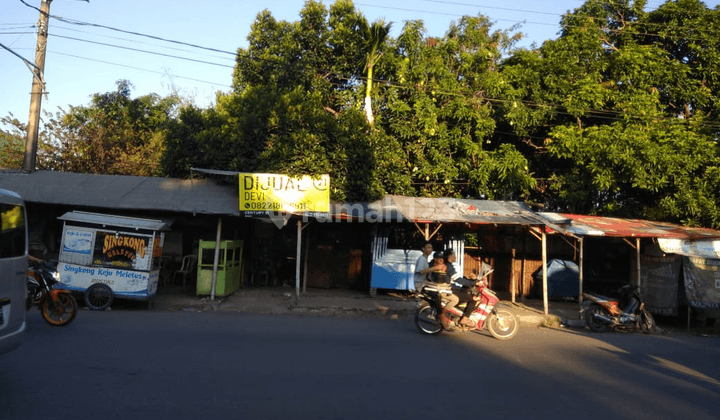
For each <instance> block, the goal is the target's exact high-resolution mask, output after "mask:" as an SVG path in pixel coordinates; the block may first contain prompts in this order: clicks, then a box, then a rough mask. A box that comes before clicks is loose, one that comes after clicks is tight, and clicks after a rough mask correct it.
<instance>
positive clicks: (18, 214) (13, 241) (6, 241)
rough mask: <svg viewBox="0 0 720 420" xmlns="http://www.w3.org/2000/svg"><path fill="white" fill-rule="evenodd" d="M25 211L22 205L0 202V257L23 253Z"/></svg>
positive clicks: (16, 255) (21, 254)
mask: <svg viewBox="0 0 720 420" xmlns="http://www.w3.org/2000/svg"><path fill="white" fill-rule="evenodd" d="M25 240H26V239H25V212H24V211H23V208H22V206H16V205H12V204H0V258H12V257H21V256H23V255H25Z"/></svg>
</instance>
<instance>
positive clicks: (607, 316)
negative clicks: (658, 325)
mask: <svg viewBox="0 0 720 420" xmlns="http://www.w3.org/2000/svg"><path fill="white" fill-rule="evenodd" d="M619 293H620V300H614V299H610V298H607V297H605V296H601V295H596V294H592V293H583V294H582V297H583V303H582V306H581V308H580V314H581V316H583V313H584V317H585V321H586V322H587V325H588V327H590V329H591V330H592V331H594V332H605V331H608V330H609V329H616V328H617V329H631V330H632V329H634V330H636V331H642V332H644V333H646V334H647V333H650V332H652V331H654V330H655V319H654V318H653V316H652V314H650V312H649V311H648V310H647V309H646V308H645V303H644V302H643V301H642V298H641V297H640V292H639V291H638V289H637V287H635V286H631V285H627V286H623V287H621V288H620V290H619Z"/></svg>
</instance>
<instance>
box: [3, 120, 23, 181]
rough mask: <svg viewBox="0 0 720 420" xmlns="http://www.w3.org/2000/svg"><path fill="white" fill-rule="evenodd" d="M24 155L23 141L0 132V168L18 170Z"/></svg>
mask: <svg viewBox="0 0 720 420" xmlns="http://www.w3.org/2000/svg"><path fill="white" fill-rule="evenodd" d="M3 121H4V120H3ZM24 155H25V141H24V140H23V139H22V138H20V137H17V136H14V135H12V134H10V133H6V132H4V131H2V130H0V168H2V169H20V168H21V167H22V163H23V158H24Z"/></svg>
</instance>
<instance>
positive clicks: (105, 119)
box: [57, 80, 179, 176]
mask: <svg viewBox="0 0 720 420" xmlns="http://www.w3.org/2000/svg"><path fill="white" fill-rule="evenodd" d="M130 91H131V85H130V83H129V82H128V81H125V80H121V81H118V82H117V91H115V92H108V93H104V94H95V95H94V96H93V98H92V101H91V104H90V105H89V106H78V107H70V111H68V112H66V113H64V114H63V115H62V120H61V121H60V125H61V131H60V132H59V133H58V135H57V140H58V141H59V143H60V146H59V147H60V151H59V157H58V162H57V166H58V168H59V169H61V170H65V171H71V172H84V173H101V174H119V175H140V176H158V175H161V174H162V173H163V171H162V166H161V165H160V164H159V163H158V162H159V161H160V159H161V157H162V155H163V152H164V150H165V135H166V128H167V126H168V124H169V121H170V120H171V118H172V117H173V114H174V110H175V107H176V105H177V104H178V103H179V99H178V98H176V97H173V96H171V97H167V98H160V97H159V96H157V95H146V96H141V97H138V98H135V99H132V98H131V97H130Z"/></svg>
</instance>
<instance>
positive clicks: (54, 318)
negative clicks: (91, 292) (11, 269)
mask: <svg viewBox="0 0 720 420" xmlns="http://www.w3.org/2000/svg"><path fill="white" fill-rule="evenodd" d="M59 281H60V276H59V275H58V272H57V270H56V267H54V266H53V265H52V264H50V263H48V262H47V261H43V260H39V261H37V262H34V263H33V264H31V266H30V267H29V268H28V278H27V300H26V307H27V309H28V310H29V309H30V308H32V306H33V305H37V307H38V308H39V309H40V313H41V314H42V317H43V318H44V319H45V321H47V323H48V324H50V325H52V326H54V327H62V326H65V325H68V324H69V323H71V322H72V321H73V320H74V319H75V316H76V315H77V312H78V305H77V301H76V300H75V298H74V297H73V296H72V295H71V294H70V292H69V291H67V290H62V289H55V287H54V286H55V284H57V283H58V282H59Z"/></svg>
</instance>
